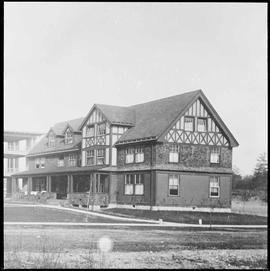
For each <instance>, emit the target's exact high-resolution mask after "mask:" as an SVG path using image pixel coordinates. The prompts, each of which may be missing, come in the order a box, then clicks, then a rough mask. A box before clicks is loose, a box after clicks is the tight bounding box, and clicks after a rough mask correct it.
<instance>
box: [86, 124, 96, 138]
mask: <svg viewBox="0 0 270 271" xmlns="http://www.w3.org/2000/svg"><path fill="white" fill-rule="evenodd" d="M86 136H89V137H92V136H95V127H94V125H91V126H86Z"/></svg>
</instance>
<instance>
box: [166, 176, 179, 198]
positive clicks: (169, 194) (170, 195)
mask: <svg viewBox="0 0 270 271" xmlns="http://www.w3.org/2000/svg"><path fill="white" fill-rule="evenodd" d="M172 176H173V177H175V176H177V181H178V184H177V186H178V191H177V195H172V194H171V193H170V186H176V185H170V177H172ZM168 196H169V197H179V196H180V174H169V175H168Z"/></svg>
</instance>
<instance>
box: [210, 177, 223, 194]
mask: <svg viewBox="0 0 270 271" xmlns="http://www.w3.org/2000/svg"><path fill="white" fill-rule="evenodd" d="M209 187H210V197H211V198H218V197H219V190H220V186H219V177H217V176H212V177H210V186H209Z"/></svg>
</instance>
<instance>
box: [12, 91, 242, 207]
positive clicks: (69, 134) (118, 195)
mask: <svg viewBox="0 0 270 271" xmlns="http://www.w3.org/2000/svg"><path fill="white" fill-rule="evenodd" d="M236 146H238V142H237V141H236V139H235V138H234V136H233V135H232V133H231V132H230V131H229V129H228V128H227V126H226V125H225V124H224V122H223V121H222V119H221V118H220V117H219V115H218V114H217V112H216V111H215V109H214V108H213V106H212V105H211V104H210V102H209V101H208V99H207V98H206V96H205V95H204V93H203V92H202V91H201V90H197V91H192V92H187V93H183V94H181V95H176V96H172V97H168V98H164V99H160V100H155V101H152V102H147V103H143V104H137V105H133V106H128V107H124V106H112V105H103V104H94V105H93V106H92V108H91V109H90V111H89V113H88V114H87V116H86V117H84V118H79V119H75V120H70V121H65V122H62V123H57V124H55V125H54V126H53V127H52V128H51V129H50V130H49V131H48V133H47V135H46V136H44V138H43V139H42V140H41V141H40V142H39V143H38V144H37V145H36V146H35V147H34V148H33V149H32V150H31V151H30V153H29V154H28V155H27V158H28V161H29V162H28V164H29V170H27V171H25V172H20V173H17V174H14V175H13V178H18V177H20V178H24V179H25V181H27V183H28V191H29V192H31V191H47V192H48V194H49V195H50V197H51V198H54V199H56V200H57V199H67V201H69V202H70V203H71V204H77V205H82V206H84V205H85V206H87V207H88V206H89V207H90V206H92V207H93V208H95V207H102V206H106V207H126V208H144V209H151V210H196V211H197V210H209V208H211V209H212V210H214V211H226V212H227V211H230V207H231V187H232V148H233V147H236Z"/></svg>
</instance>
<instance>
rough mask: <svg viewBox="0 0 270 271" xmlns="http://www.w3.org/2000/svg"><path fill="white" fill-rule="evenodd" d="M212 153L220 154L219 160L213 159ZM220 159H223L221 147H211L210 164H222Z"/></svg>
mask: <svg viewBox="0 0 270 271" xmlns="http://www.w3.org/2000/svg"><path fill="white" fill-rule="evenodd" d="M212 154H218V162H212V161H211V157H212ZM220 160H221V148H220V147H211V148H210V157H209V162H210V165H220Z"/></svg>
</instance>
